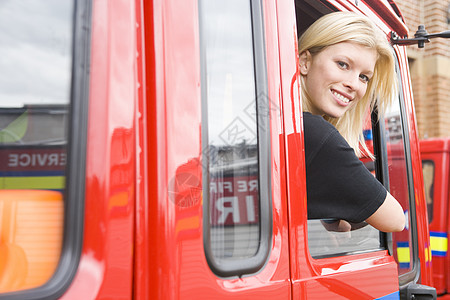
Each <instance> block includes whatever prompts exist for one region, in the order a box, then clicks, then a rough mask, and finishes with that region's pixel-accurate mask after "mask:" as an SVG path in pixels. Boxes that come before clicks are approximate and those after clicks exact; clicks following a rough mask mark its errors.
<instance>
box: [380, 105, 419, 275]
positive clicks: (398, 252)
mask: <svg viewBox="0 0 450 300" xmlns="http://www.w3.org/2000/svg"><path fill="white" fill-rule="evenodd" d="M385 128H386V132H385V137H386V147H387V157H388V170H389V192H390V193H391V194H392V196H394V198H395V199H397V201H398V202H399V203H400V205H401V206H402V207H403V211H404V212H405V215H406V226H405V229H404V230H403V231H402V232H396V233H393V234H392V236H393V242H394V243H393V246H394V257H395V258H396V260H397V262H398V266H399V275H402V274H405V273H408V272H409V271H411V270H412V267H413V266H412V263H411V262H412V261H413V260H412V255H413V253H412V247H411V245H412V234H411V215H410V212H411V209H410V202H409V201H410V194H409V184H408V168H407V157H406V153H405V138H404V134H403V132H404V131H403V124H402V118H401V110H400V101H399V99H398V100H396V101H394V102H393V104H392V106H391V107H390V108H389V109H388V112H387V113H386V116H385Z"/></svg>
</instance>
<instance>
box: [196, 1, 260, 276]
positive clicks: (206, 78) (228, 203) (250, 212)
mask: <svg viewBox="0 0 450 300" xmlns="http://www.w3.org/2000/svg"><path fill="white" fill-rule="evenodd" d="M200 25H201V26H200V28H201V31H200V32H201V45H202V59H204V61H203V66H202V68H203V70H202V71H203V74H202V84H203V90H202V94H203V96H202V97H203V116H204V120H203V125H202V127H203V132H204V133H203V141H204V142H205V140H207V145H205V146H204V147H203V148H204V151H203V164H204V175H203V178H204V187H205V186H206V188H205V189H204V194H206V195H205V196H206V197H204V198H205V199H206V200H207V201H205V204H206V206H205V210H206V212H207V214H208V218H207V219H206V221H205V222H207V224H206V225H207V228H206V236H205V241H206V242H205V243H206V244H205V248H206V251H207V256H208V258H209V262H210V264H212V265H215V266H216V269H230V268H228V267H227V266H231V265H233V264H234V266H236V268H237V269H239V268H240V267H239V265H238V264H239V262H245V260H246V259H250V258H253V257H255V256H257V255H258V253H259V251H260V250H261V249H260V248H261V239H262V231H263V230H262V225H261V224H262V223H264V222H266V223H267V222H268V220H267V218H265V220H262V217H261V211H262V208H261V203H262V201H263V200H262V197H263V196H260V195H261V194H262V193H261V189H260V186H261V182H260V176H261V172H260V147H261V137H260V136H259V133H258V131H260V130H261V128H258V127H261V126H258V124H259V122H260V120H259V119H258V118H259V117H258V114H257V106H258V105H259V104H260V103H259V100H258V101H257V96H256V95H257V90H258V87H257V83H256V82H257V78H256V76H255V72H256V65H255V61H257V57H255V53H254V39H253V24H252V5H251V3H250V1H242V0H232V1H221V0H214V1H211V0H208V1H200ZM266 126H267V123H266ZM266 131H267V130H266ZM205 132H206V134H205ZM205 183H206V184H205ZM264 188H265V189H268V187H267V186H264ZM265 194H266V196H265V197H266V198H267V197H268V195H267V194H268V193H267V191H266V192H265ZM267 202H268V201H267V200H266V201H264V203H267ZM244 265H245V264H244Z"/></svg>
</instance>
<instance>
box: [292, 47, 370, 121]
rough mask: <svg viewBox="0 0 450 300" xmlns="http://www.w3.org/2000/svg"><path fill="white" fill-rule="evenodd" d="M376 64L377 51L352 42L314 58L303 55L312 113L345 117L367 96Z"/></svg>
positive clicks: (304, 74) (304, 77)
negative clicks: (350, 109)
mask: <svg viewBox="0 0 450 300" xmlns="http://www.w3.org/2000/svg"><path fill="white" fill-rule="evenodd" d="M376 60H377V52H376V51H375V50H374V49H371V48H368V47H365V46H362V45H359V44H355V43H351V42H342V43H338V44H335V45H332V46H329V47H326V48H325V49H323V50H322V51H320V52H319V53H317V54H315V55H314V56H312V55H311V54H310V53H309V51H305V52H302V53H301V54H300V62H299V64H300V73H301V75H302V77H303V84H304V85H305V86H304V88H305V90H306V94H307V95H308V97H309V100H310V103H311V107H310V109H311V113H312V114H315V115H327V116H329V117H333V118H338V117H341V116H342V115H343V114H344V113H345V112H346V111H347V110H348V109H349V108H350V107H351V106H352V105H355V104H356V103H357V101H358V100H360V99H361V98H362V97H363V96H364V95H365V93H366V90H367V85H368V83H369V80H370V79H371V78H372V76H373V72H374V68H375V63H376Z"/></svg>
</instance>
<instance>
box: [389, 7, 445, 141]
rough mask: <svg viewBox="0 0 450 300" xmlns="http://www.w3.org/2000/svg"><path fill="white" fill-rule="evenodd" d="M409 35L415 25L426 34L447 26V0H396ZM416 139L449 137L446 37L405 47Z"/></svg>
mask: <svg viewBox="0 0 450 300" xmlns="http://www.w3.org/2000/svg"><path fill="white" fill-rule="evenodd" d="M395 2H396V3H397V5H398V6H399V8H400V10H401V12H402V14H403V17H404V18H405V21H406V24H407V25H408V28H409V37H410V38H411V37H414V33H415V32H416V30H417V28H418V25H419V24H424V25H425V28H426V30H427V31H428V33H437V32H441V31H445V30H449V29H450V25H449V24H450V11H449V10H450V0H396V1H395ZM407 51H408V56H409V63H410V68H411V80H412V85H413V93H414V100H415V106H416V115H417V123H418V126H419V136H420V138H430V137H443V136H450V39H443V38H435V39H432V40H431V42H430V43H427V44H425V48H423V49H419V48H418V47H417V45H415V46H408V50H407Z"/></svg>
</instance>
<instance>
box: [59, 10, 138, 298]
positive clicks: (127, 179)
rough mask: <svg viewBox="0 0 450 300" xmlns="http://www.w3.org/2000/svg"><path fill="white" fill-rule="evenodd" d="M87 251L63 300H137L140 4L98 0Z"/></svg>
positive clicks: (94, 31)
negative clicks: (135, 244) (134, 297)
mask: <svg viewBox="0 0 450 300" xmlns="http://www.w3.org/2000/svg"><path fill="white" fill-rule="evenodd" d="M92 20H93V23H92V45H91V82H90V105H89V127H88V145H87V161H86V200H85V212H86V213H85V224H84V244H83V251H82V256H81V261H80V264H79V268H78V272H77V274H76V277H75V279H74V281H73V283H72V284H71V286H70V288H69V289H68V290H67V292H66V293H65V295H64V296H63V298H62V299H77V300H78V299H95V298H97V299H101V298H116V299H117V298H128V299H129V298H131V296H132V287H133V241H134V210H135V181H136V174H135V166H136V157H135V153H136V146H135V145H136V143H135V140H136V121H135V116H136V100H137V92H136V81H137V79H136V51H137V50H136V19H135V7H134V2H133V1H121V2H116V1H114V2H109V1H94V3H93V16H92Z"/></svg>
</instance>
